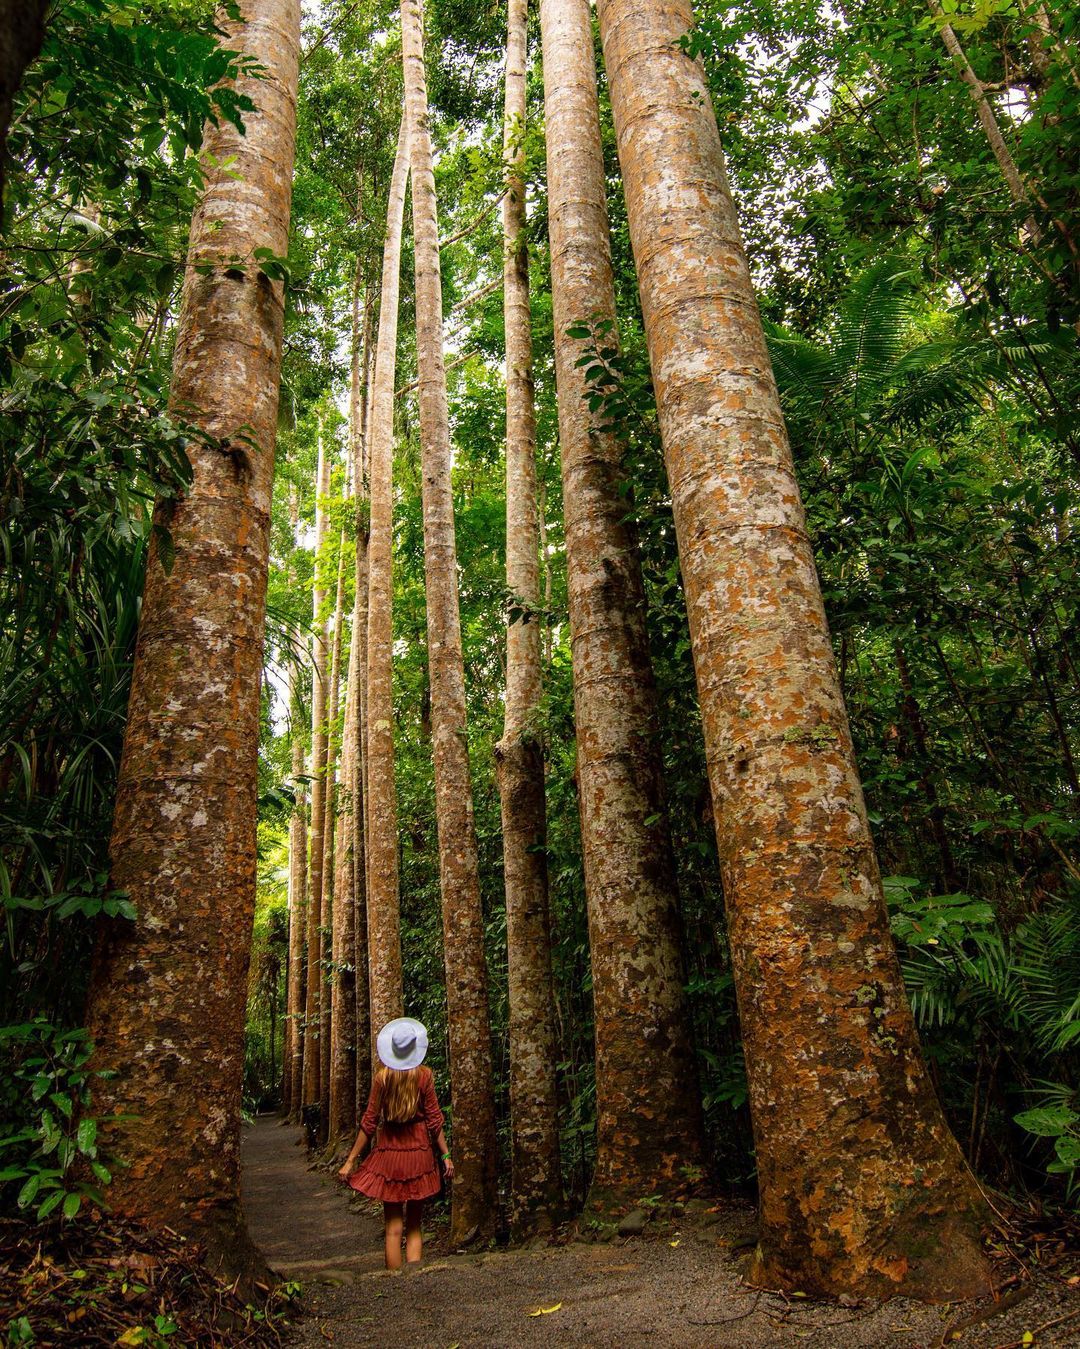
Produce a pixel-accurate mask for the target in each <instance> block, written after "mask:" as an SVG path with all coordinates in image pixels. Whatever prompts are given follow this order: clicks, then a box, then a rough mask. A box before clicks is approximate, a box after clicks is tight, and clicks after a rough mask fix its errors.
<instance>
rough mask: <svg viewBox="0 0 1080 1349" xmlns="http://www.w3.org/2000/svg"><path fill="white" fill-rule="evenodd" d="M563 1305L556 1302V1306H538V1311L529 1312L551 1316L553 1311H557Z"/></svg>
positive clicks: (534, 1314) (531, 1314)
mask: <svg viewBox="0 0 1080 1349" xmlns="http://www.w3.org/2000/svg"><path fill="white" fill-rule="evenodd" d="M561 1306H562V1303H561V1302H556V1304H555V1305H554V1307H537V1309H536V1311H534V1312H529V1315H530V1316H550V1315H551V1313H552V1312H557V1311H558V1310H559V1308H560V1307H561Z"/></svg>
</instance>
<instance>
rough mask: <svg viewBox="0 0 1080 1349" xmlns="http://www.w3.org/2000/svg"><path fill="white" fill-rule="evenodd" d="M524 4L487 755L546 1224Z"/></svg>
mask: <svg viewBox="0 0 1080 1349" xmlns="http://www.w3.org/2000/svg"><path fill="white" fill-rule="evenodd" d="M527 19H528V0H509V6H508V13H507V42H506V90H505V121H504V133H503V154H504V159H505V162H506V169H507V176H508V181H507V188H506V192H505V193H504V195H503V200H502V223H503V250H504V253H503V316H504V326H505V331H506V588H507V590H508V591H509V604H510V610H509V613H508V616H507V628H506V716H505V721H504V724H503V735H502V739H501V741H500V742H499V744H498V745H497V746H496V750H495V762H496V768H497V774H498V781H499V797H500V800H501V803H502V835H503V870H504V875H505V884H506V948H507V967H508V973H509V986H510V987H509V993H510V1015H509V1023H510V1024H509V1032H510V1119H511V1161H512V1170H511V1223H512V1225H513V1226H514V1228H515V1229H517V1230H518V1231H519V1232H523V1231H525V1230H527V1229H529V1228H535V1227H536V1226H537V1225H538V1223H540V1222H547V1223H551V1222H552V1221H553V1220H554V1216H555V1215H556V1214H557V1211H558V1209H559V1206H560V1204H561V1198H562V1176H561V1171H560V1166H559V1109H558V1098H557V1091H556V1075H555V1063H556V1056H557V1036H556V1029H555V995H554V988H553V985H552V972H551V919H550V912H549V905H548V876H547V853H546V846H547V810H546V803H545V799H544V753H543V747H542V744H541V741H540V733H539V725H538V722H539V715H540V702H541V698H542V696H543V684H542V675H541V666H540V657H541V651H540V636H541V631H542V627H543V623H542V618H541V598H540V558H539V550H540V540H539V523H538V518H539V517H538V511H537V489H536V409H535V405H534V395H533V353H532V317H531V312H530V308H529V253H528V248H527V246H526V242H525V179H524V169H525V144H524V132H525V61H526V55H527V42H526V25H527Z"/></svg>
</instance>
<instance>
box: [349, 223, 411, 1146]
mask: <svg viewBox="0 0 1080 1349" xmlns="http://www.w3.org/2000/svg"><path fill="white" fill-rule="evenodd" d="M400 237H401V233H400V229H399V231H398V238H399V240H400ZM374 310H375V305H374V296H373V292H372V291H371V289H370V288H369V289H368V290H367V292H366V299H365V303H364V365H363V375H362V381H361V386H360V395H361V396H360V402H361V417H360V428H359V440H358V443H357V444H356V447H355V449H354V454H355V453H358V454H359V477H360V481H361V482H362V483H363V484H364V491H365V493H366V501H365V502H364V503H363V504H358V506H357V522H356V529H357V538H358V539H359V538H361V537H362V539H363V554H362V555H361V553H360V552H359V551H358V552H357V557H356V589H357V594H358V595H360V596H361V597H362V600H363V603H362V605H357V607H356V612H355V613H354V615H353V624H354V626H355V629H356V681H355V685H354V688H355V695H356V709H355V716H356V717H357V726H356V730H355V733H354V739H353V754H354V758H355V762H354V774H353V791H354V796H353V801H354V809H353V814H352V820H351V835H352V848H353V859H354V863H353V872H354V875H355V884H356V912H355V916H354V919H353V928H354V948H355V955H354V958H353V965H354V967H355V971H356V973H355V977H354V981H353V990H354V996H355V1025H356V1029H355V1033H354V1037H353V1040H354V1044H355V1047H356V1049H355V1057H356V1072H355V1082H356V1107H355V1113H356V1118H357V1119H358V1120H359V1118H360V1117H361V1116H362V1115H363V1113H364V1108H365V1106H366V1105H367V1099H368V1092H369V1090H370V1087H371V1071H370V1068H371V1056H370V1053H369V1049H368V1046H369V1045H370V1044H371V988H370V981H369V976H368V926H367V903H368V900H367V896H368V890H369V887H370V884H371V880H370V872H371V869H370V867H369V866H368V856H367V819H368V758H369V750H368V736H369V721H370V719H369V717H368V705H367V681H368V615H369V609H370V607H371V583H370V579H369V578H370V571H371V567H370V563H369V539H370V532H371V531H370V519H371V479H370V471H369V458H370V456H369V448H368V447H369V435H370V431H369V428H370V425H371V382H372V380H371V377H372V372H373V369H374V365H375V342H374V334H375V326H374V321H373V316H374ZM361 516H363V518H361ZM359 546H360V545H359V544H358V545H357V547H358V549H359Z"/></svg>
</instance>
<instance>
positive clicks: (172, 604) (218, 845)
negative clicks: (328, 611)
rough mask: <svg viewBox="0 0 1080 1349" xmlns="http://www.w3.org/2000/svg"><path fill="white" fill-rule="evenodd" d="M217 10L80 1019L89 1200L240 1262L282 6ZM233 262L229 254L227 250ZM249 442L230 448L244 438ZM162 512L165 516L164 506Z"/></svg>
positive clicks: (289, 71)
mask: <svg viewBox="0 0 1080 1349" xmlns="http://www.w3.org/2000/svg"><path fill="white" fill-rule="evenodd" d="M242 10H243V14H244V18H243V19H241V20H237V21H233V20H230V19H224V18H223V19H222V20H221V23H222V26H223V28H224V31H225V39H224V41H225V43H226V45H227V46H229V47H232V48H236V49H239V50H242V51H243V52H244V53H246V54H247V55H248V56H250V57H251V58H252V59H253V61H254V62H257V63H258V65H259V67H260V68H261V69H260V72H259V73H260V76H261V78H255V77H254V76H253V75H243V76H241V77H240V78H239V79H238V81H237V84H238V87H239V89H240V91H241V92H242V93H244V94H247V95H249V96H250V97H251V98H252V99H253V100H254V102H255V105H256V107H255V111H253V112H251V113H247V114H245V122H246V124H247V135H246V136H241V135H239V134H238V133H237V131H236V129H235V128H234V127H233V126H231V125H230V124H229V123H228V122H225V121H224V120H223V121H221V122H220V123H211V124H210V125H209V126H208V127H207V130H206V141H205V145H206V149H207V153H208V159H207V162H208V163H209V164H211V165H215V164H218V165H220V164H223V163H224V164H228V165H229V166H230V167H229V169H228V170H227V171H225V170H222V169H215V168H211V169H210V170H209V178H208V182H207V186H206V188H205V190H204V192H203V196H202V199H201V201H200V204H199V206H198V208H197V209H196V212H195V216H194V219H193V221H192V228H191V238H190V245H189V252H188V267H187V272H186V275H185V278H184V294H183V303H182V307H181V313H180V320H179V324H178V329H177V338H176V355H175V358H174V364H173V380H172V395H171V401H172V406H173V407H174V408H182V409H183V410H184V415H185V416H186V417H187V418H188V419H189V420H191V421H194V422H196V423H197V424H198V425H199V426H200V428H202V429H203V430H204V431H205V432H206V433H207V435H208V437H210V438H211V439H210V440H209V441H208V442H207V443H205V444H203V443H201V442H200V441H199V440H198V439H197V438H193V439H192V440H191V441H189V450H188V452H189V454H190V456H191V459H192V465H193V468H194V480H193V482H192V484H191V487H190V488H189V490H188V493H187V495H186V496H185V497H184V498H183V499H182V500H180V501H178V502H176V503H175V506H173V507H171V508H168V507H167V508H164V509H162V510H161V511H160V512H159V515H158V519H159V522H160V523H161V524H163V525H165V524H167V525H168V527H169V530H170V532H171V534H172V538H173V543H174V546H175V560H174V563H173V566H172V567H171V569H170V570H169V571H168V572H166V570H165V568H164V567H163V566H162V565H161V560H160V557H159V554H158V552H157V549H156V547H152V548H151V553H150V558H149V560H148V562H147V573H146V585H145V591H144V595H143V604H142V618H141V621H140V624H139V638H138V648H137V652H136V659H135V669H134V672H133V675H132V686H131V696H130V701H129V705H128V723H127V733H126V736H125V741H124V754H123V761H122V764H121V770H120V780H119V786H118V789H117V800H116V812H115V816H114V820H113V833H112V840H111V852H112V858H113V870H112V882H113V884H114V885H115V886H116V887H118V888H119V889H122V890H125V891H127V893H128V894H129V895H130V896H131V899H132V901H133V903H134V905H135V909H136V912H137V915H138V916H137V918H136V919H135V920H134V921H132V922H128V921H126V920H115V921H112V922H109V923H106V924H104V925H103V927H102V930H101V933H100V939H99V943H98V948H97V951H96V956H95V962H94V969H93V973H92V978H91V987H90V994H89V1005H88V1008H87V1026H88V1028H89V1030H90V1034H91V1036H92V1037H93V1039H94V1041H95V1043H96V1045H97V1053H96V1056H95V1066H96V1067H98V1068H102V1069H106V1068H107V1069H111V1070H112V1071H113V1072H115V1074H116V1076H115V1077H113V1078H112V1079H111V1080H108V1081H105V1082H101V1083H100V1084H99V1086H98V1088H97V1095H96V1099H95V1105H96V1106H97V1107H98V1108H99V1111H100V1112H101V1113H102V1114H106V1115H108V1114H113V1113H115V1114H117V1115H118V1116H119V1118H118V1119H117V1120H115V1121H114V1122H112V1123H111V1124H109V1126H108V1129H107V1135H108V1147H109V1148H110V1150H112V1151H114V1152H116V1153H117V1154H119V1155H120V1156H122V1157H124V1158H125V1159H126V1161H127V1162H128V1163H129V1165H128V1166H126V1167H124V1168H122V1169H120V1170H118V1171H117V1173H116V1176H115V1179H114V1181H113V1184H112V1186H111V1187H110V1190H109V1202H110V1204H111V1205H112V1206H113V1207H114V1209H115V1210H116V1211H118V1212H120V1213H122V1214H129V1215H136V1216H138V1217H141V1218H145V1219H147V1220H149V1221H150V1222H152V1223H155V1224H168V1225H169V1226H170V1227H173V1228H176V1229H178V1230H180V1231H184V1232H191V1233H195V1234H197V1235H198V1237H199V1239H200V1240H201V1241H203V1242H205V1243H206V1246H207V1250H208V1254H209V1256H210V1258H211V1260H212V1261H214V1262H219V1263H223V1264H225V1265H227V1266H229V1267H232V1268H239V1269H243V1267H244V1266H245V1265H248V1266H249V1267H251V1266H252V1265H254V1264H255V1263H256V1262H257V1261H259V1257H258V1256H257V1254H256V1253H255V1252H254V1250H253V1248H252V1247H251V1245H250V1242H249V1241H248V1239H247V1235H246V1231H245V1229H244V1226H243V1221H242V1218H241V1215H240V1209H239V1203H238V1190H239V1178H240V1176H239V1167H240V1157H239V1143H240V1087H241V1078H242V1073H243V1062H244V1014H245V1002H246V997H247V971H248V961H249V953H250V946H251V928H252V915H253V911H254V903H255V820H256V814H257V809H256V796H257V755H258V744H259V703H260V692H261V685H260V673H261V670H262V659H263V626H264V617H265V604H266V577H267V566H268V557H269V520H270V495H271V484H272V479H273V469H274V442H275V431H276V426H277V408H278V388H279V378H280V369H281V339H282V314H283V294H282V287H281V285H280V283H278V282H271V281H269V280H268V279H267V278H266V277H265V276H264V275H263V274H262V272H261V271H260V269H259V266H258V263H257V262H255V261H254V260H253V253H254V252H255V250H257V249H259V248H268V249H270V250H271V251H272V252H273V253H275V254H283V253H284V252H285V251H286V249H287V247H288V234H289V207H290V198H291V181H292V164H293V149H294V145H295V126H296V88H297V62H298V53H299V43H300V5H299V3H298V0H247V3H245V4H244V5H243V6H242ZM237 258H239V259H243V260H244V261H243V262H242V263H241V264H239V265H238V264H237V262H236V259H237ZM248 436H250V437H252V438H253V440H254V442H255V445H256V446H257V448H256V449H253V450H252V451H251V452H249V451H248V450H247V449H246V448H245V440H246V438H247V437H248ZM170 515H171V518H170Z"/></svg>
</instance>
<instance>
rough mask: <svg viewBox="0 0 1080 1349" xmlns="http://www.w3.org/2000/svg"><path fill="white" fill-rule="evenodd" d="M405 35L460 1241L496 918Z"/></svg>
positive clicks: (417, 55)
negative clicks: (477, 800) (472, 766)
mask: <svg viewBox="0 0 1080 1349" xmlns="http://www.w3.org/2000/svg"><path fill="white" fill-rule="evenodd" d="M401 30H402V31H401V44H402V53H403V59H404V65H405V101H406V107H407V110H408V118H409V149H410V160H411V165H412V202H413V248H414V254H415V260H416V349H417V369H418V372H419V384H420V389H419V396H420V445H421V471H422V502H423V514H424V574H425V582H426V595H427V624H428V668H429V673H430V678H431V714H432V750H433V757H434V762H435V814H436V822H437V826H438V836H439V884H440V890H441V893H442V910H443V953H444V958H445V961H446V1001H447V1026H448V1030H449V1038H450V1089H451V1099H452V1104H453V1117H454V1165H455V1168H456V1171H457V1175H456V1178H455V1181H454V1200H453V1210H452V1216H451V1237H452V1240H454V1241H457V1242H461V1241H463V1240H466V1239H468V1238H469V1237H470V1235H472V1234H475V1235H477V1236H485V1235H487V1234H488V1233H490V1232H491V1231H492V1230H493V1227H494V1221H495V1164H496V1156H495V1101H494V1093H493V1089H492V1079H491V1032H490V1029H489V1023H488V997H487V969H486V966H485V963H484V923H483V914H482V911H481V906H480V872H479V864H478V858H477V849H476V828H475V823H474V820H473V799H472V783H471V781H470V778H469V751H468V743H467V740H466V727H465V669H464V663H463V658H462V650H461V616H460V612H459V608H458V587H457V545H456V540H455V535H454V498H453V490H452V484H451V475H450V420H449V413H448V410H447V399H446V370H445V367H444V362H443V332H442V281H441V277H440V270H439V225H438V212H437V205H436V199H435V175H434V172H433V171H432V151H431V132H430V127H429V121H428V105H427V80H426V77H425V73H424V47H423V36H422V27H421V18H420V6H419V3H418V0H402V3H401Z"/></svg>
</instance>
